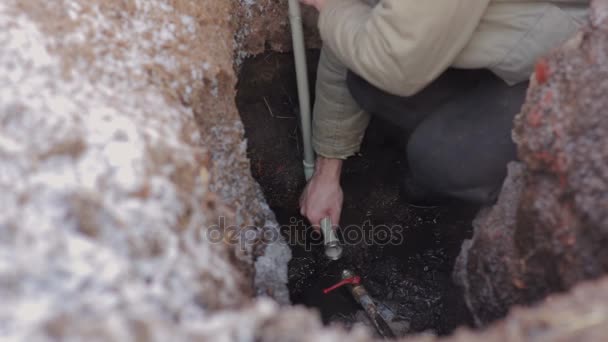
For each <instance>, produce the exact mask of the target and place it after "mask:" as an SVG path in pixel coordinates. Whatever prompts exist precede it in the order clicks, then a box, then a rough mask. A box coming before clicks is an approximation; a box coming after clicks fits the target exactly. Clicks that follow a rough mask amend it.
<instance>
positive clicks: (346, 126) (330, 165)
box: [300, 48, 369, 226]
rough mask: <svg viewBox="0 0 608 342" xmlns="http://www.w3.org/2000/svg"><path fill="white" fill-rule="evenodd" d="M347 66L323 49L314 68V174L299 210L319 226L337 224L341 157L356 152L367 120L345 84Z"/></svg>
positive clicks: (301, 200)
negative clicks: (324, 221) (328, 221)
mask: <svg viewBox="0 0 608 342" xmlns="http://www.w3.org/2000/svg"><path fill="white" fill-rule="evenodd" d="M346 73H347V69H346V67H344V65H342V64H341V63H340V62H339V61H338V60H337V59H336V57H335V56H333V55H332V54H331V52H330V51H328V50H327V49H325V48H323V49H322V50H321V59H320V61H319V68H318V70H317V83H316V98H315V106H314V116H313V146H314V149H315V151H316V152H317V154H318V155H319V157H318V158H317V162H316V164H315V173H314V175H313V177H312V179H311V180H310V181H309V182H308V185H307V186H306V189H304V192H303V193H302V196H301V198H300V210H301V213H302V215H303V216H305V217H306V218H308V220H309V221H310V223H311V224H313V225H316V226H318V225H319V223H320V221H321V220H322V219H323V218H325V217H330V218H331V220H332V223H333V224H334V225H337V224H339V220H340V212H341V211H342V188H341V187H340V172H341V170H342V160H343V159H346V158H347V157H349V156H351V155H353V154H354V153H355V152H357V151H359V147H360V145H361V140H362V139H363V135H364V134H365V129H366V128H367V125H368V123H369V114H367V113H365V112H364V111H362V110H361V108H360V107H359V106H358V105H357V103H356V102H355V100H354V99H353V98H352V96H351V95H350V92H349V90H348V88H347V86H346Z"/></svg>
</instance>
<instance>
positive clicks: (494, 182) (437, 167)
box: [407, 126, 506, 204]
mask: <svg viewBox="0 0 608 342" xmlns="http://www.w3.org/2000/svg"><path fill="white" fill-rule="evenodd" d="M432 128H433V127H430V126H427V127H426V128H422V129H418V130H416V131H415V132H414V134H412V137H411V138H410V140H409V142H408V145H407V156H408V164H409V168H410V172H411V175H412V178H413V180H414V181H415V182H416V183H417V184H419V185H420V186H422V187H423V188H425V189H427V190H428V191H430V192H432V193H435V194H438V195H442V196H447V197H453V198H457V199H461V200H466V201H470V202H474V203H483V204H488V203H492V202H494V201H495V200H496V198H497V195H498V191H499V189H500V185H501V183H502V180H503V179H504V177H503V176H502V175H494V176H495V177H492V178H493V179H491V180H489V179H488V177H487V175H481V174H480V172H479V171H480V169H484V168H485V167H484V165H470V164H471V163H469V162H468V161H466V160H467V159H468V158H466V157H465V156H459V154H461V153H462V151H458V148H457V147H456V146H454V148H450V145H446V144H442V143H439V144H438V143H437V139H436V133H437V132H430V131H429V130H431V129H432ZM434 135H435V137H433V136H434ZM505 167H506V166H505Z"/></svg>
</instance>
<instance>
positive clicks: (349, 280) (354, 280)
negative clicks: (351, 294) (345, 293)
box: [323, 276, 361, 294]
mask: <svg viewBox="0 0 608 342" xmlns="http://www.w3.org/2000/svg"><path fill="white" fill-rule="evenodd" d="M349 284H350V285H359V284H361V277H359V276H354V277H351V278H346V279H343V280H342V281H340V282H339V283H337V284H336V285H333V286H330V287H328V288H326V289H325V290H323V294H328V293H330V292H331V291H333V290H335V289H337V288H340V287H342V286H344V285H349Z"/></svg>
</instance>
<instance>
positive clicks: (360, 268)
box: [237, 51, 477, 334]
mask: <svg viewBox="0 0 608 342" xmlns="http://www.w3.org/2000/svg"><path fill="white" fill-rule="evenodd" d="M308 57H309V58H308V60H309V72H310V79H311V88H313V85H314V78H315V77H314V76H315V69H316V63H317V61H318V51H310V52H309V56H308ZM239 79H240V82H239V85H238V95H237V106H238V108H239V110H240V113H241V117H242V120H243V122H244V124H245V129H246V135H247V139H248V153H249V157H250V159H251V168H252V173H253V176H254V177H255V178H256V179H257V180H258V182H259V183H260V184H261V186H262V188H263V190H264V193H265V196H266V199H267V201H268V203H269V205H270V207H271V208H272V209H273V210H274V212H275V213H276V215H277V219H278V221H279V223H280V224H282V225H283V226H282V232H283V234H284V236H285V237H286V238H287V239H288V240H289V242H290V244H291V246H292V250H293V256H294V257H293V260H292V261H291V263H290V265H289V266H290V271H289V286H290V294H291V299H292V301H293V303H294V304H303V305H306V306H309V307H314V308H317V309H318V310H319V311H320V313H321V315H322V318H323V320H324V322H326V323H335V322H343V323H345V324H346V325H350V324H352V323H353V322H354V321H356V320H357V318H359V320H360V319H361V317H362V315H361V313H360V312H359V311H360V310H361V308H360V307H359V306H357V304H356V303H355V302H354V300H353V299H352V297H351V296H350V294H349V292H348V291H346V290H345V289H340V290H338V291H335V292H332V293H330V294H328V295H323V294H322V292H321V290H322V289H323V288H325V287H328V286H330V285H333V284H334V283H336V282H338V281H339V277H340V273H341V271H342V270H343V269H345V268H349V269H351V270H353V271H355V272H356V273H357V274H359V275H360V276H361V277H362V280H363V284H364V285H365V286H366V288H367V289H368V291H369V292H370V294H371V295H372V296H373V297H374V299H375V300H376V301H377V302H379V303H381V304H382V305H384V306H386V307H387V308H389V309H390V311H392V312H393V313H394V314H395V315H396V316H397V317H398V320H400V321H402V323H403V322H406V324H405V325H406V326H407V325H409V329H403V330H402V331H401V333H405V332H406V330H407V332H411V333H414V332H421V331H427V330H433V331H435V332H436V333H438V334H448V333H450V332H452V331H453V330H454V329H455V328H456V327H458V326H460V325H470V323H471V318H470V316H469V314H468V312H467V310H466V307H465V304H464V301H463V298H462V294H461V292H460V290H459V289H458V288H457V287H456V286H455V285H454V284H453V282H452V278H451V274H452V269H453V267H454V261H455V259H456V256H457V255H458V252H459V251H460V246H461V243H462V241H463V240H464V239H465V238H468V237H470V235H471V220H472V217H473V216H474V214H475V212H476V210H477V208H475V207H473V206H470V205H466V204H462V203H452V204H449V205H445V206H442V207H434V208H422V207H415V206H412V205H409V204H408V201H407V198H406V196H404V195H403V194H400V192H399V182H400V177H401V176H402V175H403V173H404V172H405V170H406V167H407V166H406V165H404V162H403V161H402V160H404V156H403V152H402V150H401V149H400V148H399V147H398V146H397V145H396V144H394V143H393V142H392V141H391V140H390V139H388V138H387V137H386V136H387V134H385V133H383V132H387V130H388V129H389V128H387V127H386V126H384V124H383V123H381V122H379V121H372V123H371V125H370V128H369V129H368V132H367V135H366V138H365V141H364V145H363V148H362V151H361V154H360V155H359V156H356V157H353V158H350V159H349V160H348V161H347V162H346V163H345V167H344V172H343V178H342V185H343V188H344V194H345V196H344V197H345V198H344V209H343V214H342V218H341V227H342V229H341V231H340V233H341V236H342V241H345V240H344V239H345V238H350V239H349V240H353V241H352V242H351V243H349V244H346V245H345V253H344V256H343V258H342V259H341V260H339V261H336V262H330V261H328V260H327V259H326V258H325V257H324V255H323V247H322V246H321V244H320V243H319V242H320V241H319V236H316V235H315V234H314V233H313V232H312V230H311V229H308V228H306V225H305V223H304V222H305V221H304V219H303V218H302V217H301V216H300V215H299V209H298V198H299V195H300V192H301V191H302V189H303V187H304V185H305V181H304V175H303V170H302V153H301V150H302V149H301V140H300V136H299V133H300V131H299V125H298V122H299V120H298V118H297V112H298V110H297V106H298V100H297V92H296V85H295V72H294V66H293V62H292V56H291V55H290V54H277V53H268V54H263V55H260V56H257V57H255V58H252V59H249V60H248V61H246V62H245V64H244V65H243V67H242V70H241V73H240V77H239ZM311 90H313V89H311ZM362 236H367V238H362ZM370 236H372V237H373V238H370ZM358 237H361V238H358ZM402 326H403V324H402Z"/></svg>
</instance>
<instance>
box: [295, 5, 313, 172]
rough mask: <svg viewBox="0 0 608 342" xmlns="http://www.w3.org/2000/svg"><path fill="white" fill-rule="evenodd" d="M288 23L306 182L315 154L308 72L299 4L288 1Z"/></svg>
mask: <svg viewBox="0 0 608 342" xmlns="http://www.w3.org/2000/svg"><path fill="white" fill-rule="evenodd" d="M289 23H290V25H291V39H292V42H293V55H294V59H295V64H296V80H297V84H298V99H299V102H300V118H301V120H302V123H301V126H302V141H303V143H304V175H305V176H306V180H309V179H310V177H312V174H313V173H314V170H315V152H314V150H313V149H312V129H311V114H310V93H309V90H308V70H307V66H306V50H305V49H306V48H305V47H304V31H303V29H302V15H301V11H300V2H299V1H298V0H289Z"/></svg>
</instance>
